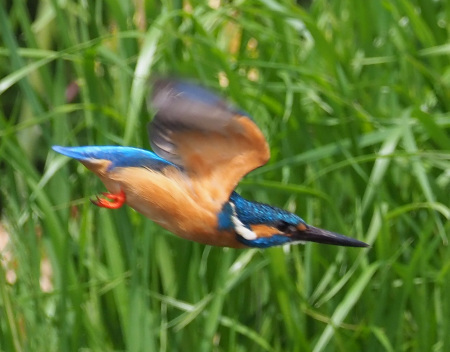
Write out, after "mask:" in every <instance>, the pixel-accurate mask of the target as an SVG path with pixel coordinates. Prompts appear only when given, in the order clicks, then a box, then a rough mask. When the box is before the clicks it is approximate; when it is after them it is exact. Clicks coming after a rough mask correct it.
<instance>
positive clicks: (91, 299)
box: [0, 0, 450, 352]
mask: <svg viewBox="0 0 450 352" xmlns="http://www.w3.org/2000/svg"><path fill="white" fill-rule="evenodd" d="M449 20H450V3H449V2H448V1H445V0H435V1H428V0H366V1H359V0H334V1H331V0H314V1H312V2H311V3H310V4H297V3H295V2H293V1H272V0H261V1H251V0H248V1H247V0H241V1H220V0H211V1H209V2H203V1H195V0H193V1H164V0H163V1H151V0H147V1H146V0H134V1H129V2H128V1H119V0H107V1H102V0H96V1H74V0H65V1H57V0H50V1H37V2H31V1H28V2H27V1H25V0H9V1H8V0H7V1H6V2H0V185H1V186H0V187H1V205H0V206H1V231H0V233H1V234H0V238H1V240H0V246H1V247H0V251H1V252H0V256H1V257H0V259H1V262H2V265H0V350H1V351H314V352H319V351H345V352H348V351H450V334H449V333H448V332H449V331H450V297H449V294H448V293H449V292H450V273H449V270H450V248H449V244H448V233H449V229H450V226H449V218H450V209H449V204H450V202H449V199H450V196H449V195H450V133H449V132H450V113H449V107H450V56H449V55H450V42H449V32H450V24H449ZM155 73H158V74H161V73H163V74H164V73H170V74H174V73H175V74H178V75H182V76H187V77H191V78H194V79H196V80H197V81H199V82H202V83H203V84H204V85H206V86H208V87H211V88H212V89H216V90H218V91H221V92H222V94H223V95H224V96H227V97H229V98H230V99H232V100H234V101H235V102H236V103H237V104H238V105H239V106H241V107H242V108H243V109H245V110H247V111H248V112H249V113H250V114H251V115H252V116H254V118H255V120H256V122H257V123H258V124H259V126H260V127H261V129H262V130H263V132H264V133H265V135H266V136H267V138H268V140H269V143H270V145H271V152H272V159H271V161H270V163H269V164H268V165H266V166H264V167H262V168H260V169H258V170H256V171H255V172H253V173H252V174H250V175H249V176H248V177H246V179H245V180H244V181H243V182H242V183H241V185H240V186H239V191H240V192H241V193H242V194H243V195H244V196H246V197H248V198H250V199H252V200H258V201H263V202H268V203H271V204H274V205H277V206H281V207H285V208H286V209H289V210H291V211H295V212H296V213H297V214H299V215H301V216H302V217H303V218H304V219H305V220H306V221H308V222H309V223H311V224H314V225H316V226H320V227H324V228H327V229H330V230H334V231H337V232H341V233H343V234H346V235H349V236H353V237H356V238H358V239H360V240H364V241H367V242H368V243H370V244H371V245H372V247H371V248H369V249H367V250H361V249H349V248H339V247H332V246H321V245H317V244H307V245H305V246H293V247H289V248H273V249H269V250H264V251H260V250H230V249H222V248H212V247H208V246H203V245H199V244H196V243H190V242H187V241H184V240H181V239H178V238H176V237H175V236H173V235H170V234H169V233H168V232H167V231H165V230H163V229H161V228H159V227H158V226H156V225H154V224H153V223H152V222H151V221H149V220H147V219H146V218H144V217H143V216H141V215H139V214H137V213H135V212H134V211H133V210H132V209H130V208H122V209H120V210H117V211H109V210H106V209H99V208H97V207H95V206H93V205H92V204H91V203H90V202H89V198H92V197H93V196H94V195H95V194H96V193H99V192H100V191H103V186H102V185H101V183H100V181H98V180H97V179H96V177H94V175H92V174H90V173H89V172H88V171H87V170H86V169H85V168H84V167H83V166H82V165H80V164H79V163H77V162H75V161H72V160H69V159H68V158H65V157H62V156H59V155H56V153H54V152H53V151H51V149H50V146H51V145H54V144H60V145H67V146H75V145H94V144H99V145H102V144H117V145H130V146H137V147H143V148H149V144H148V140H147V133H146V128H145V126H146V124H147V122H148V121H149V120H150V119H151V113H149V112H147V111H146V108H145V104H144V100H145V97H146V94H147V83H146V80H147V79H148V77H149V76H150V75H152V74H155Z"/></svg>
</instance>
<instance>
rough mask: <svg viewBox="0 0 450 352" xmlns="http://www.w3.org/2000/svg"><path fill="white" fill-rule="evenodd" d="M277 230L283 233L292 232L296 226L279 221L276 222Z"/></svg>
mask: <svg viewBox="0 0 450 352" xmlns="http://www.w3.org/2000/svg"><path fill="white" fill-rule="evenodd" d="M276 227H277V229H278V230H280V231H281V232H284V233H293V232H295V231H297V227H295V226H294V225H292V224H289V223H287V222H286V221H279V222H277V224H276Z"/></svg>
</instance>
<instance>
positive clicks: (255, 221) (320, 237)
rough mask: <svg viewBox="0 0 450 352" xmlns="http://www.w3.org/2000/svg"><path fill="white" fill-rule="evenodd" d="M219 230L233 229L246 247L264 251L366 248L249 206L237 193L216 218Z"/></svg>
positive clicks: (296, 218)
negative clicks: (303, 246) (308, 245)
mask: <svg viewBox="0 0 450 352" xmlns="http://www.w3.org/2000/svg"><path fill="white" fill-rule="evenodd" d="M219 227H220V228H221V229H233V230H234V231H235V233H236V237H237V239H238V240H239V241H240V242H241V243H243V244H245V245H246V246H249V247H257V248H267V247H272V246H278V245H283V244H289V243H291V244H294V243H305V242H317V243H323V244H331V245H336V246H347V247H367V244H366V243H364V242H361V241H358V240H355V239H353V238H350V237H347V236H344V235H340V234H338V233H334V232H331V231H327V230H322V229H319V228H317V227H314V226H310V225H307V224H306V223H305V221H303V219H302V218H300V217H299V216H297V215H295V214H293V213H290V212H288V211H285V210H283V209H279V208H275V207H272V206H270V205H267V204H262V203H255V202H250V201H248V200H246V199H244V198H242V197H241V196H240V195H239V194H237V193H236V192H233V193H232V195H231V197H230V200H229V202H227V203H226V204H225V205H224V207H223V209H222V212H221V213H220V214H219Z"/></svg>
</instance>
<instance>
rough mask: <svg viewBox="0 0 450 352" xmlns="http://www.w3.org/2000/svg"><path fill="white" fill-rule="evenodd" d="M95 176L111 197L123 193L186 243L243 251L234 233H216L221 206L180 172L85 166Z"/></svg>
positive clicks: (138, 207)
mask: <svg viewBox="0 0 450 352" xmlns="http://www.w3.org/2000/svg"><path fill="white" fill-rule="evenodd" d="M85 165H86V166H87V167H88V168H89V169H90V170H92V171H93V172H95V173H96V174H97V175H98V176H99V177H100V179H101V180H102V181H103V183H104V184H105V186H106V188H107V189H108V191H109V192H111V193H118V192H119V191H120V190H123V191H124V192H125V195H126V203H127V204H128V205H129V206H130V207H132V208H133V209H135V210H136V211H138V212H139V213H141V214H143V215H145V216H146V217H148V218H149V219H151V220H153V221H154V222H156V223H157V224H159V225H161V226H162V227H164V228H166V229H167V230H169V231H171V232H173V233H174V234H176V235H178V236H180V237H182V238H185V239H187V240H191V241H195V242H199V243H203V244H208V245H214V246H222V247H232V248H243V247H246V246H245V245H243V244H241V243H240V242H239V241H237V240H236V235H235V233H234V231H219V230H218V219H217V214H219V213H220V211H221V209H222V206H223V204H221V203H220V202H215V201H214V199H211V194H215V193H217V192H216V191H215V192H208V191H206V190H204V189H202V188H201V187H200V186H201V185H197V184H196V182H195V181H193V180H191V179H189V178H187V177H186V176H185V175H184V174H183V173H182V172H181V171H180V170H178V169H176V168H174V167H167V168H166V169H164V170H163V171H153V170H150V169H146V168H142V167H127V168H121V167H117V168H115V169H113V170H112V171H107V166H108V164H106V163H103V164H102V165H101V167H99V166H100V164H99V163H96V167H94V165H93V164H87V163H86V164H85Z"/></svg>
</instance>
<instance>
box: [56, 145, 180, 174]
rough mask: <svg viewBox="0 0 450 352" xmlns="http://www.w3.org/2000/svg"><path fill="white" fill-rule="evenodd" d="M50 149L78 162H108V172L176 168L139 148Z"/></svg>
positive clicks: (59, 147) (58, 147) (89, 147)
mask: <svg viewBox="0 0 450 352" xmlns="http://www.w3.org/2000/svg"><path fill="white" fill-rule="evenodd" d="M52 149H53V150H54V151H55V152H58V153H60V154H63V155H65V156H68V157H70V158H74V159H76V160H79V161H85V162H88V161H89V160H109V161H111V162H112V164H111V166H110V167H109V170H112V169H114V168H115V167H148V168H149V169H152V170H161V169H163V168H165V167H167V166H170V165H172V166H176V165H174V164H172V163H171V162H169V161H167V160H165V159H163V158H160V157H159V156H158V155H156V154H155V153H153V152H150V151H148V150H144V149H139V148H131V147H120V146H86V147H61V146H58V145H54V146H53V147H52Z"/></svg>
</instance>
